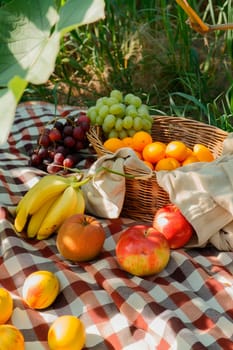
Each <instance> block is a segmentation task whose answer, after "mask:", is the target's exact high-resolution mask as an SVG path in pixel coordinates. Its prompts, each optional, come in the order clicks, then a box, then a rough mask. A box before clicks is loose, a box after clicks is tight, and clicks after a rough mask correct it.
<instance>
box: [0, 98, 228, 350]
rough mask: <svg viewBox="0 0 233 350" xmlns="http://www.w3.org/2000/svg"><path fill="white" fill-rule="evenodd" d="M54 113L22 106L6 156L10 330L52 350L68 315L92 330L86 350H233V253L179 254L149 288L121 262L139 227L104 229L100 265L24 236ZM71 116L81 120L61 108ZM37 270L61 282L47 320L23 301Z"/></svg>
mask: <svg viewBox="0 0 233 350" xmlns="http://www.w3.org/2000/svg"><path fill="white" fill-rule="evenodd" d="M54 110H55V109H54V105H51V104H47V103H40V102H33V103H32V102H27V103H25V104H20V105H19V106H18V108H17V111H16V118H15V122H14V125H13V128H12V133H11V134H10V136H9V139H8V142H7V143H6V144H4V145H1V146H0V148H1V149H0V203H1V206H0V232H1V235H0V242H1V245H0V253H1V256H0V262H1V264H0V286H2V287H5V288H7V289H8V290H9V291H10V292H11V295H12V297H13V300H14V311H13V315H12V317H11V319H10V320H9V321H8V323H12V324H14V325H15V326H16V327H18V328H19V329H20V330H21V331H22V333H23V335H24V338H25V349H26V350H32V349H33V350H42V349H48V344H47V333H48V329H49V326H50V325H51V323H52V322H53V321H54V320H55V319H56V318H57V317H58V316H60V315H65V314H72V315H76V316H78V317H80V319H81V320H82V321H83V322H84V324H85V328H86V333H87V339H86V345H85V349H93V350H105V349H111V350H113V349H116V350H121V349H123V350H131V349H132V350H137V349H140V350H142V349H143V350H147V349H148V350H149V349H150V350H151V349H158V350H167V349H173V350H175V349H177V350H190V349H192V350H204V349H209V350H218V349H224V350H230V349H233V301H232V300H233V287H232V285H233V276H232V273H233V264H232V258H233V253H232V252H219V251H217V250H215V249H214V248H213V247H208V248H204V249H192V250H184V249H178V250H174V251H172V253H171V258H170V261H169V263H168V265H167V267H166V268H165V269H164V270H163V271H162V272H161V273H160V274H158V275H154V276H151V277H147V278H139V277H136V276H132V275H130V274H128V273H126V272H124V271H122V270H121V269H120V268H119V266H118V264H117V261H116V257H115V245H116V241H117V239H118V237H119V235H120V233H121V232H122V230H124V229H125V228H126V227H129V226H130V225H133V224H135V222H134V221H132V220H131V219H129V218H122V217H120V218H119V219H114V220H101V222H102V224H103V226H104V228H105V232H106V241H105V244H104V249H103V251H102V253H101V255H100V256H99V257H98V259H96V260H94V261H91V262H87V263H81V264H74V263H70V262H69V261H66V260H64V259H63V258H62V257H61V256H60V255H59V253H58V251H57V248H56V244H55V236H51V237H50V238H49V239H47V240H43V241H36V240H24V239H22V238H19V237H18V236H16V234H15V232H14V228H13V226H12V218H11V215H10V207H11V206H15V205H16V203H17V202H18V201H19V199H20V198H21V196H22V195H23V194H24V193H25V192H26V191H27V190H28V188H30V187H31V186H32V185H33V184H34V183H35V182H36V181H37V180H38V178H39V177H40V176H43V175H44V173H43V172H42V171H40V170H38V169H35V168H32V167H29V166H28V152H29V151H30V149H31V148H32V146H33V144H34V143H35V142H36V138H37V135H38V132H39V129H40V128H42V127H43V126H44V125H45V123H46V122H47V121H48V120H50V119H51V118H52V116H53V114H54ZM63 110H70V112H75V111H76V112H77V108H76V109H75V108H74V107H69V106H65V107H64V106H63V107H58V112H61V111H63ZM36 270H49V271H52V272H54V273H55V274H56V275H57V277H58V278H59V280H60V293H59V295H58V297H57V299H56V300H55V302H54V303H53V305H52V306H51V307H49V308H47V309H45V310H40V311H36V310H33V309H30V308H29V307H27V306H26V305H25V303H24V302H23V300H22V285H23V282H24V280H25V278H26V277H27V276H28V275H29V274H30V273H31V272H33V271H36ZM0 312H1V311H0Z"/></svg>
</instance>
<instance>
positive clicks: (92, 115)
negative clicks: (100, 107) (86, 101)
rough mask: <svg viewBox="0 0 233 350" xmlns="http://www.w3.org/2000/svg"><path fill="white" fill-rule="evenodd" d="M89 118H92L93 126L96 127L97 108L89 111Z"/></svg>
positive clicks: (91, 108)
mask: <svg viewBox="0 0 233 350" xmlns="http://www.w3.org/2000/svg"><path fill="white" fill-rule="evenodd" d="M87 116H88V117H89V118H90V120H91V124H92V125H94V124H95V123H96V117H97V111H96V108H95V107H94V106H93V107H90V108H89V109H88V110H87Z"/></svg>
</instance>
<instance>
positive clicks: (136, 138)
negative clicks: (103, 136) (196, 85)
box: [103, 131, 214, 171]
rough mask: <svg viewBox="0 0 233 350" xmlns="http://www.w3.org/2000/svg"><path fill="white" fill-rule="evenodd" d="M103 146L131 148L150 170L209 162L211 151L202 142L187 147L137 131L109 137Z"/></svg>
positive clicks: (114, 148) (212, 158)
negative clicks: (129, 135)
mask: <svg viewBox="0 0 233 350" xmlns="http://www.w3.org/2000/svg"><path fill="white" fill-rule="evenodd" d="M103 146H104V147H105V148H106V149H107V150H108V151H110V152H116V151H117V150H118V149H120V148H123V147H130V148H132V149H133V150H134V151H135V152H136V154H137V155H138V157H139V158H140V159H141V160H142V161H144V162H145V164H147V165H148V166H149V167H150V168H151V169H152V170H156V171H159V170H174V169H176V168H178V167H180V166H183V165H187V164H190V163H195V162H211V161H213V160H214V155H213V154H212V152H211V151H210V150H209V149H208V148H207V147H206V146H205V145H203V144H195V145H194V146H193V148H192V149H191V148H189V147H188V146H187V145H186V144H185V143H184V142H182V141H180V140H172V141H170V142H169V143H164V142H161V141H153V140H152V136H151V134H150V133H148V132H146V131H138V132H136V133H135V134H134V135H133V136H132V137H125V138H123V139H119V138H114V137H113V138H109V139H107V140H106V141H105V142H104V144H103Z"/></svg>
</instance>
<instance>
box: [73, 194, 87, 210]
mask: <svg viewBox="0 0 233 350" xmlns="http://www.w3.org/2000/svg"><path fill="white" fill-rule="evenodd" d="M75 191H76V195H77V206H76V209H75V212H74V214H83V213H84V212H85V208H86V204H85V199H84V196H83V192H82V190H81V189H80V188H77V189H76V190H75Z"/></svg>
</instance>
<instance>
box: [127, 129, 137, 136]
mask: <svg viewBox="0 0 233 350" xmlns="http://www.w3.org/2000/svg"><path fill="white" fill-rule="evenodd" d="M127 134H128V136H130V137H133V135H134V134H136V130H134V129H129V130H127Z"/></svg>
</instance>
